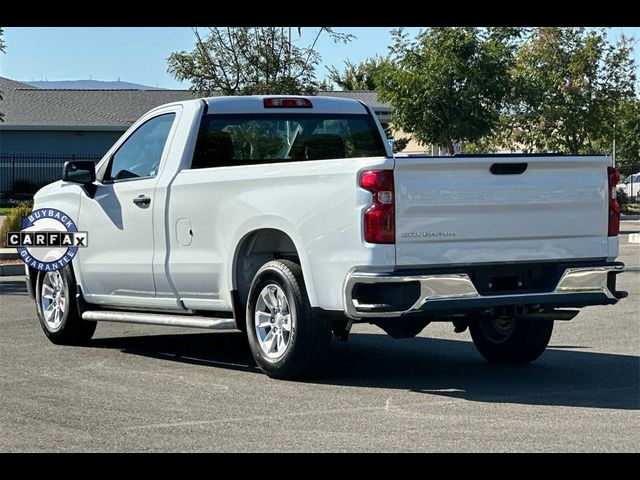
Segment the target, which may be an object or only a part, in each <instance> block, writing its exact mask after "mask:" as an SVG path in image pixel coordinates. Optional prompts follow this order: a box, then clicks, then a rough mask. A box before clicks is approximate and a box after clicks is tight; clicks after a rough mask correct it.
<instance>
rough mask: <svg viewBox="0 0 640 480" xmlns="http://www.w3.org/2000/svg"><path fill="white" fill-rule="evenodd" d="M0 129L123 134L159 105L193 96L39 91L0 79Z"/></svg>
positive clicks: (166, 92) (154, 92)
mask: <svg viewBox="0 0 640 480" xmlns="http://www.w3.org/2000/svg"><path fill="white" fill-rule="evenodd" d="M0 90H1V91H2V97H3V99H2V101H1V102H0V111H1V112H2V113H3V114H4V122H2V123H0V128H1V129H4V130H10V129H14V128H43V129H44V128H47V129H56V128H74V129H114V130H125V129H127V128H128V127H129V126H130V125H131V124H132V123H133V122H134V121H135V120H137V119H138V118H139V117H140V116H141V115H142V114H143V113H145V112H147V111H149V110H151V109H152V108H154V107H157V106H158V105H162V104H164V103H171V102H176V101H181V100H190V99H193V98H195V96H194V95H193V94H192V93H191V92H189V91H187V90H57V89H40V88H36V87H32V86H30V85H27V84H24V83H20V82H16V81H14V80H10V79H8V78H4V77H0Z"/></svg>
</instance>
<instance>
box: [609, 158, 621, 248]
mask: <svg viewBox="0 0 640 480" xmlns="http://www.w3.org/2000/svg"><path fill="white" fill-rule="evenodd" d="M607 176H608V177H609V236H610V237H615V236H616V235H618V233H620V204H619V203H618V191H617V186H618V182H619V181H620V173H619V172H618V169H617V168H616V167H608V168H607Z"/></svg>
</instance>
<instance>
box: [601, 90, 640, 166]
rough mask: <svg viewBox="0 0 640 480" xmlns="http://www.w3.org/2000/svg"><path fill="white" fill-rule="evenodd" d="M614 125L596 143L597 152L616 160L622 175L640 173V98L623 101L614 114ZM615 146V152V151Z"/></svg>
mask: <svg viewBox="0 0 640 480" xmlns="http://www.w3.org/2000/svg"><path fill="white" fill-rule="evenodd" d="M612 122H613V125H612V126H611V128H607V129H606V134H605V135H603V136H602V137H600V138H599V139H598V140H597V141H596V142H594V145H593V148H594V151H595V152H600V153H606V154H608V155H611V156H614V154H615V158H616V165H617V166H618V168H619V169H620V173H622V174H623V175H625V176H627V175H630V174H632V173H637V172H639V171H640V98H638V97H637V96H636V97H635V98H633V99H631V100H623V101H622V102H620V104H619V105H618V106H617V108H616V110H615V111H614V112H613V120H612ZM614 144H615V151H614Z"/></svg>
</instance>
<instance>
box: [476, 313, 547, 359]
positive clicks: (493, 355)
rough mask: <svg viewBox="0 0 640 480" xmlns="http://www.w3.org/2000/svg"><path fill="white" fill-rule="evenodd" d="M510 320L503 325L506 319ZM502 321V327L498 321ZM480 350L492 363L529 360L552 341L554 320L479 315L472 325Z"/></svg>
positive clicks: (541, 351)
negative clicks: (506, 326) (493, 317)
mask: <svg viewBox="0 0 640 480" xmlns="http://www.w3.org/2000/svg"><path fill="white" fill-rule="evenodd" d="M507 320H508V322H511V324H510V326H509V327H508V328H504V325H505V324H506V323H505V322H507ZM499 321H500V322H502V327H500V324H497V323H496V322H499ZM469 331H470V333H471V338H472V339H473V343H474V344H475V346H476V348H477V349H478V351H479V352H480V353H481V354H482V356H483V357H484V358H486V359H487V360H489V361H490V362H492V363H515V364H523V363H529V362H532V361H533V360H535V359H536V358H538V357H539V356H540V355H542V353H543V352H544V350H545V349H546V348H547V345H549V340H550V339H551V333H552V332H553V320H528V319H522V318H519V319H501V320H491V319H478V320H474V321H472V322H471V323H470V325H469Z"/></svg>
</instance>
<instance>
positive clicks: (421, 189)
mask: <svg viewBox="0 0 640 480" xmlns="http://www.w3.org/2000/svg"><path fill="white" fill-rule="evenodd" d="M609 162H610V160H609V158H608V157H605V156H513V157H512V156H499V155H498V156H486V157H483V156H477V157H467V156H453V157H429V156H413V157H397V158H396V164H395V170H394V179H395V191H396V193H395V195H396V264H397V265H398V266H416V265H438V264H448V265H451V264H467V263H489V262H516V261H535V260H551V259H573V258H576V259H577V258H603V257H606V256H607V221H608V220H607V215H608V196H607V188H608V187H607V166H608V165H609ZM524 163H526V164H527V165H526V170H524V172H522V173H515V172H517V171H518V170H519V169H521V167H522V165H520V166H518V165H514V164H524ZM494 164H503V165H502V168H503V169H506V171H507V172H510V173H507V174H497V173H492V172H491V169H492V168H491V167H492V165H494ZM504 164H509V165H507V166H505V165H504ZM495 168H496V167H494V170H495ZM498 169H500V167H498Z"/></svg>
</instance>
